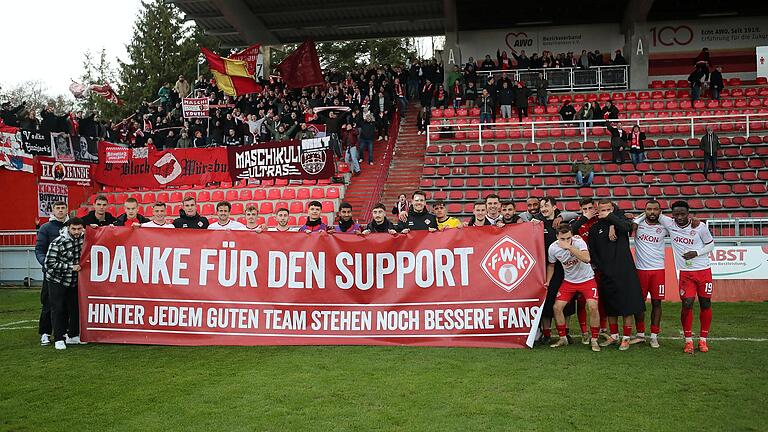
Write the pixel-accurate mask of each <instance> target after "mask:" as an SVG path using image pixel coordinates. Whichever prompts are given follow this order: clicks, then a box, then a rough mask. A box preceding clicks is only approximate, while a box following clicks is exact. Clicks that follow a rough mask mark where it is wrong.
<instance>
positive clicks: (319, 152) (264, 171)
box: [228, 137, 336, 180]
mask: <svg viewBox="0 0 768 432" xmlns="http://www.w3.org/2000/svg"><path fill="white" fill-rule="evenodd" d="M228 151H229V171H230V174H231V175H232V180H242V179H259V180H264V179H273V178H282V179H291V180H298V179H305V180H317V179H327V178H331V177H333V174H334V173H335V172H336V167H335V165H334V162H333V153H332V151H331V147H330V137H323V138H312V139H304V140H293V141H270V142H265V143H257V144H253V145H245V146H237V147H229V148H228Z"/></svg>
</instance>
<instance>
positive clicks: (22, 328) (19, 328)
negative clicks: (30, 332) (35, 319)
mask: <svg viewBox="0 0 768 432" xmlns="http://www.w3.org/2000/svg"><path fill="white" fill-rule="evenodd" d="M33 328H37V327H8V328H0V331H3V330H24V329H33Z"/></svg>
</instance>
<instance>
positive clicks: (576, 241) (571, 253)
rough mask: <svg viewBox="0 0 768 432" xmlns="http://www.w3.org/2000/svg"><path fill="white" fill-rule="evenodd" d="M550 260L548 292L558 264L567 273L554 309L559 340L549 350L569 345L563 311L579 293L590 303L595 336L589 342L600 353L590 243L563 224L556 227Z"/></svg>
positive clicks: (595, 284)
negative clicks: (588, 247) (590, 263)
mask: <svg viewBox="0 0 768 432" xmlns="http://www.w3.org/2000/svg"><path fill="white" fill-rule="evenodd" d="M547 258H548V260H547V261H548V264H547V281H546V284H545V285H546V286H547V289H549V283H550V281H551V280H552V276H553V275H554V273H555V263H556V262H557V261H560V263H561V264H562V265H563V273H564V280H563V283H562V284H561V285H560V290H559V291H558V293H557V297H556V299H555V304H554V306H553V307H552V310H553V314H554V316H555V322H556V324H557V333H558V334H559V335H560V339H559V340H558V341H557V342H555V343H554V344H552V345H550V346H551V347H552V348H557V347H561V346H565V345H568V338H567V337H566V321H565V315H564V314H563V309H565V306H566V305H567V304H568V302H569V301H571V299H572V298H573V297H574V296H575V295H576V294H577V293H580V294H581V295H582V296H584V298H585V299H587V309H588V310H589V325H590V330H591V332H592V338H591V339H590V345H591V346H592V351H600V345H598V343H597V334H598V331H599V329H600V314H599V313H598V310H597V299H598V293H597V283H596V282H595V272H594V271H593V270H592V266H590V265H589V260H590V258H589V251H588V250H587V243H586V242H585V241H584V240H582V238H581V237H579V236H574V235H573V232H572V231H571V227H570V225H568V224H560V225H559V226H558V227H557V241H556V242H554V243H552V244H551V245H549V249H548V251H547Z"/></svg>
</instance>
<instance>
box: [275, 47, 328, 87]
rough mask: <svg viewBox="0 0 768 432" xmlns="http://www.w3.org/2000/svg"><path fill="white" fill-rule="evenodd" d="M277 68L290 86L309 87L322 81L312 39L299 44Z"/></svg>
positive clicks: (321, 73) (321, 72)
mask: <svg viewBox="0 0 768 432" xmlns="http://www.w3.org/2000/svg"><path fill="white" fill-rule="evenodd" d="M277 68H278V70H280V76H281V77H282V78H283V81H284V82H285V84H286V85H288V87H291V88H302V87H309V86H313V85H320V84H323V82H324V79H323V71H321V70H320V60H319V59H318V58H317V50H316V49H315V42H314V41H312V40H307V41H305V42H304V43H303V44H301V45H299V47H298V48H296V51H294V52H292V53H291V54H290V55H289V56H288V57H286V58H285V60H283V61H282V62H281V63H280V65H279V66H277Z"/></svg>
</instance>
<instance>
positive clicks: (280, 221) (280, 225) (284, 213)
mask: <svg viewBox="0 0 768 432" xmlns="http://www.w3.org/2000/svg"><path fill="white" fill-rule="evenodd" d="M290 216H291V214H290V213H288V209H287V208H285V207H280V208H279V209H277V211H276V212H275V220H276V221H277V226H271V227H269V228H267V231H273V232H298V231H299V227H297V226H291V225H289V224H288V221H289V220H290Z"/></svg>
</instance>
